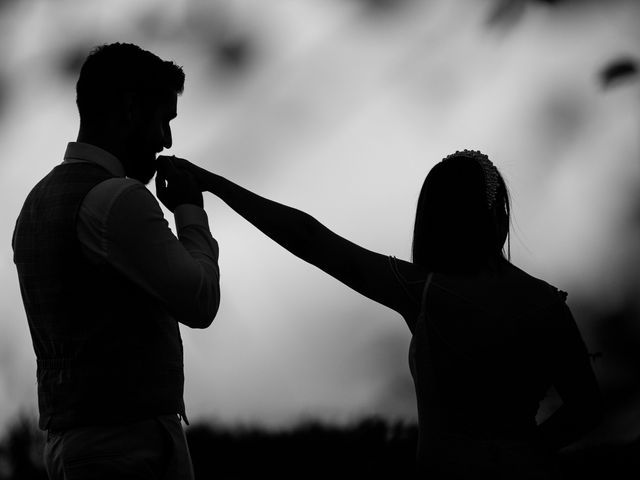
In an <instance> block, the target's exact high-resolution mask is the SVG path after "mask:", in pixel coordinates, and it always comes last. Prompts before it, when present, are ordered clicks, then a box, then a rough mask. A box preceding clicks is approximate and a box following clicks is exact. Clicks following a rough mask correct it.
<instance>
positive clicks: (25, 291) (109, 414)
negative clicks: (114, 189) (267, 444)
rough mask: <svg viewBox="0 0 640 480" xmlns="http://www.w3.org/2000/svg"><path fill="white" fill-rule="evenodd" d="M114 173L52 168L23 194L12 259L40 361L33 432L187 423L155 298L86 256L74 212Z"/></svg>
mask: <svg viewBox="0 0 640 480" xmlns="http://www.w3.org/2000/svg"><path fill="white" fill-rule="evenodd" d="M112 177H113V175H111V174H110V173H108V172H107V171H106V170H104V169H102V168H101V167H99V166H97V165H94V164H89V163H69V164H62V165H59V166H57V167H55V168H54V169H53V170H52V171H51V173H49V174H48V175H47V176H46V177H45V178H44V179H42V180H41V181H40V182H39V183H38V184H37V185H36V186H35V187H34V188H33V190H32V191H31V192H30V194H29V195H28V197H27V199H26V201H25V203H24V206H23V208H22V211H21V212H20V216H19V217H18V221H17V223H16V228H15V231H14V237H13V249H14V261H15V264H16V267H17V269H18V277H19V281H20V290H21V294H22V299H23V303H24V307H25V310H26V314H27V319H28V322H29V330H30V333H31V337H32V341H33V347H34V350H35V353H36V357H37V380H38V407H39V413H40V421H39V425H40V428H42V429H48V428H51V429H66V428H71V427H75V426H83V425H99V424H113V423H123V422H128V421H134V420H137V419H141V418H146V417H150V416H154V415H158V414H163V413H179V414H181V415H183V416H184V402H183V387H184V373H183V360H182V358H183V356H182V341H181V338H180V331H179V328H178V324H177V322H176V321H175V320H174V319H173V318H172V317H171V316H170V315H169V314H168V313H167V311H166V310H165V309H164V308H163V305H162V302H161V300H159V299H156V298H153V297H152V296H150V295H148V294H147V293H145V292H144V291H143V290H142V289H141V288H139V287H138V286H137V285H134V284H133V283H131V282H130V281H129V280H128V279H126V278H125V277H124V276H122V275H121V274H119V273H118V272H117V271H115V270H114V269H113V268H112V267H110V266H109V265H107V264H104V265H96V264H95V263H92V262H90V261H89V260H87V258H86V257H85V256H84V254H83V252H82V250H81V246H80V242H79V240H78V236H77V230H76V221H77V216H78V211H79V208H80V205H81V204H82V201H83V199H84V198H85V196H86V195H87V193H88V192H89V191H90V190H91V189H92V188H93V187H94V186H96V185H97V184H98V183H100V182H102V181H104V180H107V179H109V178H112Z"/></svg>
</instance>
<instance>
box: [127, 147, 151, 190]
mask: <svg viewBox="0 0 640 480" xmlns="http://www.w3.org/2000/svg"><path fill="white" fill-rule="evenodd" d="M124 168H125V173H126V175H127V177H129V178H135V179H136V180H138V181H140V182H142V183H143V184H144V185H147V184H148V183H149V182H150V181H151V179H152V178H153V176H154V175H155V174H156V161H155V154H154V155H153V156H152V155H149V154H146V155H144V154H139V155H136V156H135V157H132V158H128V159H127V161H126V162H125V165H124Z"/></svg>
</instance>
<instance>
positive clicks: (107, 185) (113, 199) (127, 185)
mask: <svg viewBox="0 0 640 480" xmlns="http://www.w3.org/2000/svg"><path fill="white" fill-rule="evenodd" d="M120 202H124V203H129V204H133V203H135V204H139V203H144V204H148V205H149V206H153V207H155V206H156V205H157V200H156V199H155V197H154V196H153V194H152V193H151V192H150V191H149V190H148V189H147V188H146V187H145V186H144V185H143V184H142V183H140V182H139V181H138V180H135V179H132V178H126V177H112V178H108V179H106V180H103V181H102V182H100V183H98V184H97V185H96V186H95V187H93V188H92V189H91V190H90V191H89V193H87V196H86V197H85V199H84V202H83V210H85V211H88V212H92V213H93V214H98V215H104V216H108V215H109V213H110V212H111V211H112V210H113V207H114V206H115V205H116V204H117V203H120Z"/></svg>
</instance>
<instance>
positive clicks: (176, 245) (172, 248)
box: [64, 142, 220, 328]
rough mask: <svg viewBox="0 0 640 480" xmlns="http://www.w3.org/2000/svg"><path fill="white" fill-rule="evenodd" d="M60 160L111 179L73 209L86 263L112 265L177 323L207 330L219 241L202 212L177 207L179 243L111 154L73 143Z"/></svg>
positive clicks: (215, 299)
mask: <svg viewBox="0 0 640 480" xmlns="http://www.w3.org/2000/svg"><path fill="white" fill-rule="evenodd" d="M64 162H65V163H71V162H91V163H95V164H98V165H100V166H101V167H102V168H104V169H106V170H107V171H108V172H110V173H111V174H112V175H114V178H111V179H109V180H105V181H104V182H101V183H99V184H98V185H97V186H95V187H94V188H93V189H92V190H91V191H90V192H89V193H88V194H87V196H86V197H85V199H84V200H83V202H82V204H81V206H80V210H79V212H78V219H77V233H78V239H79V241H80V244H81V246H82V249H83V252H84V254H85V255H86V256H87V258H88V259H89V260H90V261H91V262H93V263H95V264H98V265H99V264H108V265H110V266H112V267H113V268H115V269H116V270H117V271H118V272H120V273H121V274H122V275H124V276H125V277H126V278H128V279H129V280H130V281H132V282H133V283H134V284H136V285H138V286H139V287H140V288H142V289H143V290H144V291H146V292H147V293H149V294H151V295H152V296H154V297H155V298H157V299H158V300H159V301H160V302H162V303H163V304H164V305H165V307H166V308H167V310H168V311H169V313H170V314H171V315H172V316H173V317H174V318H175V319H176V320H178V321H179V322H180V323H183V324H185V325H188V326H191V327H199V328H202V327H206V326H208V325H209V324H210V323H211V321H212V319H213V317H214V316H215V314H216V312H217V310H218V306H219V302H220V288H219V270H218V244H217V242H216V240H215V239H214V238H213V237H212V236H211V232H210V230H209V225H208V218H207V214H206V212H205V211H204V209H202V208H201V207H199V206H197V205H191V204H183V205H179V206H178V207H177V208H176V209H175V212H174V216H175V223H176V230H177V235H178V238H176V236H175V235H174V234H173V232H172V231H171V229H170V228H169V224H168V223H167V221H166V219H165V218H164V215H163V213H162V210H161V208H160V205H159V204H158V201H157V200H156V199H155V197H154V196H153V194H152V193H151V192H150V191H149V190H148V189H147V188H146V187H145V186H144V185H143V184H142V183H141V182H139V181H138V180H135V179H132V178H126V177H125V172H124V167H123V166H122V163H121V162H120V161H119V160H118V159H117V158H116V157H115V156H113V155H112V154H110V153H109V152H107V151H105V150H103V149H101V148H98V147H96V146H94V145H90V144H86V143H78V142H70V143H69V145H68V146H67V150H66V153H65V157H64ZM113 300H114V301H117V299H113Z"/></svg>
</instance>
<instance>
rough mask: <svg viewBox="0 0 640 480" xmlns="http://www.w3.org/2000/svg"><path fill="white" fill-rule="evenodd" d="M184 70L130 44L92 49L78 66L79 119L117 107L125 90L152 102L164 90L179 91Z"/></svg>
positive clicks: (96, 116)
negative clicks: (80, 66)
mask: <svg viewBox="0 0 640 480" xmlns="http://www.w3.org/2000/svg"><path fill="white" fill-rule="evenodd" d="M184 80H185V76H184V72H183V70H182V68H181V67H179V66H178V65H176V64H174V63H173V62H170V61H167V60H162V59H161V58H159V57H158V56H157V55H155V54H153V53H151V52H149V51H147V50H143V49H142V48H140V47H139V46H137V45H134V44H131V43H112V44H108V45H101V46H98V47H96V48H94V49H93V50H92V51H91V53H90V54H89V56H88V57H87V59H86V60H85V61H84V63H83V65H82V68H81V69H80V76H79V78H78V82H77V84H76V103H77V105H78V111H79V113H80V120H81V121H86V122H91V121H93V120H97V119H100V118H101V117H102V116H103V115H104V114H105V113H106V112H109V111H112V110H113V109H114V108H117V105H118V104H119V102H118V100H119V98H121V95H122V94H123V93H125V92H130V93H134V94H137V95H139V96H141V97H142V98H144V99H145V100H147V101H148V102H151V103H154V102H155V101H157V99H158V98H159V97H160V96H162V95H166V93H167V92H174V93H177V94H181V93H182V91H183V89H184Z"/></svg>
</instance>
